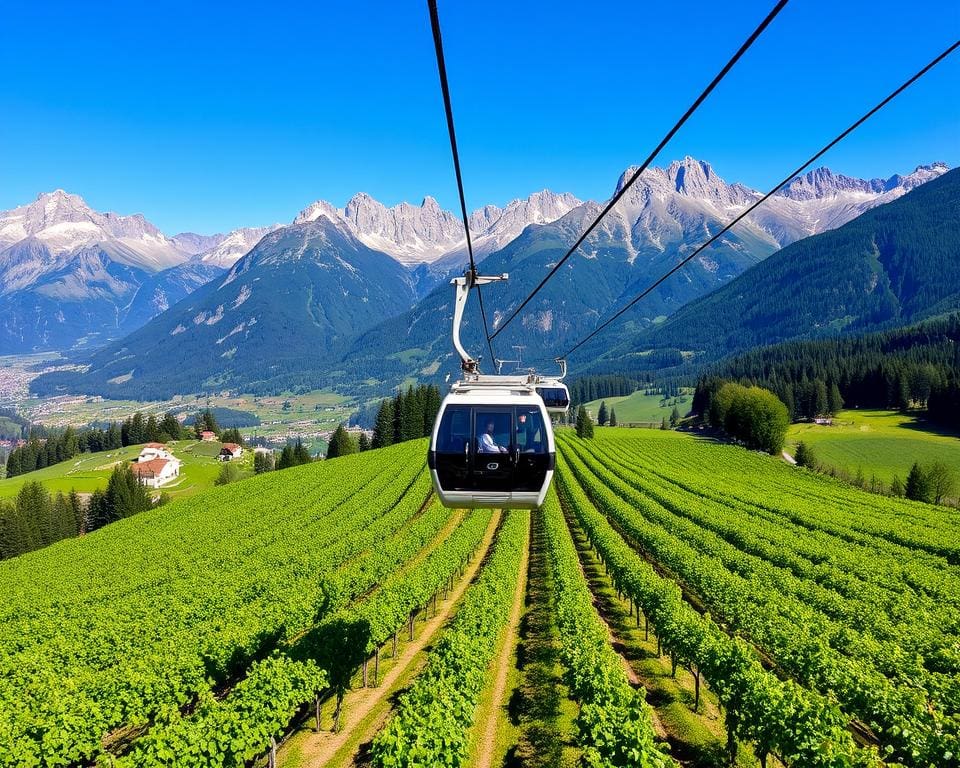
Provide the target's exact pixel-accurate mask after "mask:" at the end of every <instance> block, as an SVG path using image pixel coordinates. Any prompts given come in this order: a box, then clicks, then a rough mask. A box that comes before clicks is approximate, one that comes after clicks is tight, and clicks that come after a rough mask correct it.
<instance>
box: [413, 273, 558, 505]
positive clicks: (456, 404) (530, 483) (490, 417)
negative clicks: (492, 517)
mask: <svg viewBox="0 0 960 768" xmlns="http://www.w3.org/2000/svg"><path fill="white" fill-rule="evenodd" d="M506 279H507V275H496V276H494V275H482V276H481V275H478V274H477V273H476V271H475V270H473V269H470V270H468V271H467V273H466V275H465V276H464V277H457V278H454V279H453V280H452V281H451V282H452V283H453V285H454V286H455V288H456V301H455V303H454V311H453V346H454V348H455V349H456V351H457V353H458V354H459V355H460V360H461V368H462V369H463V378H462V380H461V381H458V382H455V383H454V384H453V385H452V386H451V388H450V393H449V394H448V395H447V396H446V397H445V398H444V399H443V402H442V403H441V404H440V410H439V411H438V413H437V418H436V421H435V422H434V424H433V432H432V434H431V437H430V451H429V453H428V454H427V466H428V467H429V468H430V474H431V477H432V478H433V487H434V490H435V491H436V493H437V496H438V497H439V499H440V502H441V503H442V504H443V505H444V506H445V507H454V508H470V509H472V508H476V507H506V508H510V509H536V508H537V507H539V506H540V505H541V504H542V503H543V501H544V499H545V498H546V495H547V491H548V490H549V489H550V483H551V482H553V472H554V468H555V465H556V445H555V443H554V436H553V426H552V424H551V423H550V411H549V409H548V408H547V405H546V404H545V402H544V399H543V397H542V396H541V394H540V393H539V392H538V391H537V388H538V386H539V387H541V388H543V387H544V386H547V385H545V384H544V380H543V379H542V378H541V377H540V376H538V375H537V374H535V373H529V374H527V375H522V376H492V375H486V376H485V375H482V374H481V373H480V372H479V363H478V361H477V360H475V359H473V358H472V357H471V356H470V355H469V354H467V352H466V350H464V348H463V345H462V344H461V342H460V323H461V321H462V319H463V311H464V307H465V305H466V302H467V297H468V296H469V294H470V290H471V288H474V287H476V286H478V285H482V284H486V283H490V282H494V281H496V280H506ZM553 384H558V385H559V387H554V386H553ZM547 388H548V389H551V388H552V389H558V388H562V389H563V392H564V393H566V387H565V386H563V385H562V384H560V382H559V379H554V380H550V382H549V386H547ZM567 399H569V397H567ZM554 400H555V401H556V402H559V398H554ZM555 407H559V405H558V406H555Z"/></svg>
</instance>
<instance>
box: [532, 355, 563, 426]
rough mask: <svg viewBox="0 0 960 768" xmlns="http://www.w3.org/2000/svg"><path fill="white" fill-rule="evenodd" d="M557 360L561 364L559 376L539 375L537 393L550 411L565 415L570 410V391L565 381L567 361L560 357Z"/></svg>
mask: <svg viewBox="0 0 960 768" xmlns="http://www.w3.org/2000/svg"><path fill="white" fill-rule="evenodd" d="M557 362H558V363H559V364H560V375H559V376H556V377H550V376H537V394H538V395H540V397H541V398H542V399H543V404H544V405H545V406H546V407H547V411H548V412H549V413H555V414H559V415H563V414H565V413H566V412H567V411H569V410H570V392H569V390H567V385H566V384H564V383H563V380H564V378H565V377H566V375H567V361H566V360H564V359H563V358H562V357H558V358H557Z"/></svg>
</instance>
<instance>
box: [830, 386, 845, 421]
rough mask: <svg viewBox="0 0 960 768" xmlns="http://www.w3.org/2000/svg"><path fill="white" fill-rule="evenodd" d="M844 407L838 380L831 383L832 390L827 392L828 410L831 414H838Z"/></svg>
mask: <svg viewBox="0 0 960 768" xmlns="http://www.w3.org/2000/svg"><path fill="white" fill-rule="evenodd" d="M842 408H843V398H842V397H841V396H840V387H838V386H837V382H835V381H834V382H831V383H830V392H829V393H828V394H827V410H828V411H829V412H830V415H831V416H836V415H837V414H838V413H839V412H840V410H841V409H842Z"/></svg>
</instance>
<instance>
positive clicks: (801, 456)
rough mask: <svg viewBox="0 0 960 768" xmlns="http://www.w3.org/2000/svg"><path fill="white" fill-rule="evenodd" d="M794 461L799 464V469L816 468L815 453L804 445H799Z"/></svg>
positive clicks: (802, 443) (801, 443) (800, 443)
mask: <svg viewBox="0 0 960 768" xmlns="http://www.w3.org/2000/svg"><path fill="white" fill-rule="evenodd" d="M793 460H794V461H796V462H797V466H798V467H809V468H810V469H813V468H814V467H815V466H816V460H815V459H814V458H813V451H811V450H810V447H809V446H808V445H807V444H806V443H804V442H802V441H801V442H799V443H797V450H796V452H795V453H794V456H793Z"/></svg>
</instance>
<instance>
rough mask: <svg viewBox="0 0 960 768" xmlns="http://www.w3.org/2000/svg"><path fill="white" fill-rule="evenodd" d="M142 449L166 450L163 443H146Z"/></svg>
mask: <svg viewBox="0 0 960 768" xmlns="http://www.w3.org/2000/svg"><path fill="white" fill-rule="evenodd" d="M143 447H144V448H163V449H166V447H167V446H166V444H165V443H147V444H146V445H145V446H143Z"/></svg>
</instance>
